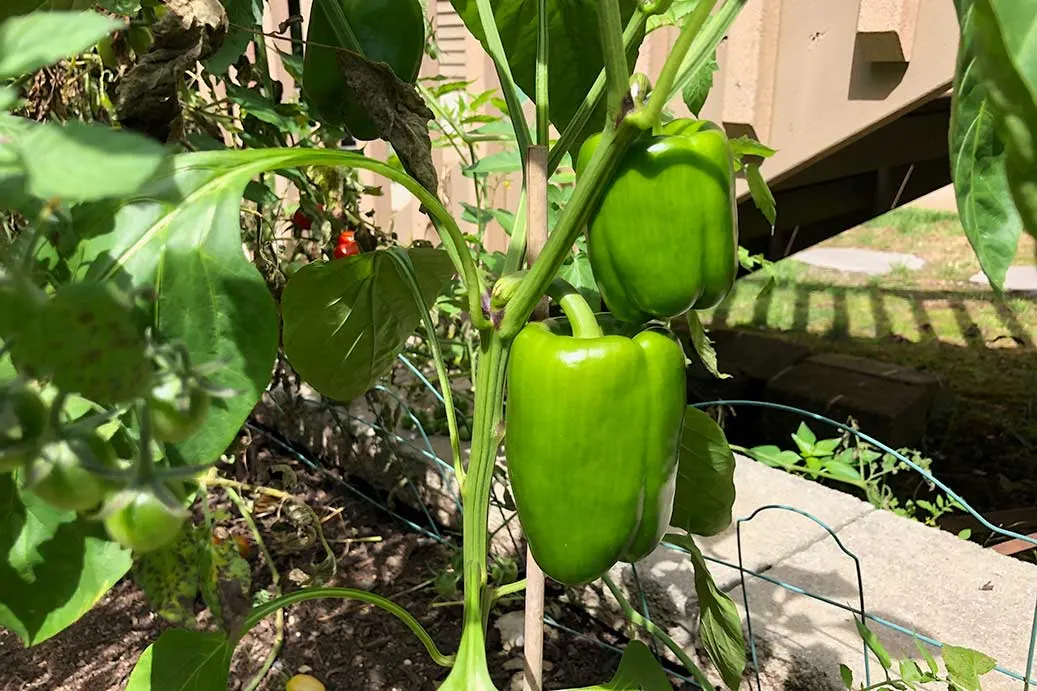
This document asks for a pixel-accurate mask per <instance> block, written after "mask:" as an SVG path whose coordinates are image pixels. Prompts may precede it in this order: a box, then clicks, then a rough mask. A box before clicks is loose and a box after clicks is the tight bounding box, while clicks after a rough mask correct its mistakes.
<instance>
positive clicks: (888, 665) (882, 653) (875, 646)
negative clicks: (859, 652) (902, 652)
mask: <svg viewBox="0 0 1037 691" xmlns="http://www.w3.org/2000/svg"><path fill="white" fill-rule="evenodd" d="M853 623H854V624H855V625H856V626H857V633H858V634H859V635H860V637H861V640H862V641H864V645H866V646H868V650H870V651H871V652H873V653H875V657H877V658H878V659H879V664H880V665H882V669H884V670H887V671H889V670H890V669H892V667H893V659H892V658H891V657H890V656H889V652H888V651H887V650H886V646H884V645H882V641H880V640H879V637H878V636H876V635H875V633H874V632H873V631H872V630H871V629H869V628H868V626H867V625H866V624H865V623H864V622H863V621H861V620H860V619H858V618H857V617H854V618H853Z"/></svg>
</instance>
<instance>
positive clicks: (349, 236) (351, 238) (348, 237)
mask: <svg viewBox="0 0 1037 691" xmlns="http://www.w3.org/2000/svg"><path fill="white" fill-rule="evenodd" d="M355 241H356V231H354V230H343V231H342V232H341V233H339V234H338V244H340V245H341V244H344V243H349V242H355Z"/></svg>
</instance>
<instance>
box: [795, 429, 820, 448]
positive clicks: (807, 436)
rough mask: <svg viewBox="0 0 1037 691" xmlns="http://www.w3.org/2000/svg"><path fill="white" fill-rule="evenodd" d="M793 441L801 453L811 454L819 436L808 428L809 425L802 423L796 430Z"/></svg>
mask: <svg viewBox="0 0 1037 691" xmlns="http://www.w3.org/2000/svg"><path fill="white" fill-rule="evenodd" d="M792 441H794V442H796V446H798V447H799V450H800V451H802V452H803V453H810V452H811V451H813V449H814V444H815V443H817V435H815V434H814V431H813V430H811V429H810V428H809V427H807V423H805V422H801V423H799V427H797V428H796V433H795V434H793V435H792Z"/></svg>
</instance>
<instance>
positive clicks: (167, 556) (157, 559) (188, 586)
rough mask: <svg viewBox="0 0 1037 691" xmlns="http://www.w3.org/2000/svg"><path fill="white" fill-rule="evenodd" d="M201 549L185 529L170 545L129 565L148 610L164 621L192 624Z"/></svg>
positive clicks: (193, 535)
mask: <svg viewBox="0 0 1037 691" xmlns="http://www.w3.org/2000/svg"><path fill="white" fill-rule="evenodd" d="M201 550H202V546H201V545H199V544H198V541H197V540H196V539H195V533H194V531H193V530H191V529H186V530H184V531H182V532H181V533H180V535H179V536H178V537H177V539H176V540H175V541H173V543H172V544H170V545H167V546H166V547H163V548H161V549H158V550H155V551H151V552H145V553H144V554H141V555H140V556H139V557H138V559H137V562H136V563H135V564H134V566H133V580H134V582H136V584H137V585H138V586H139V587H140V589H141V590H142V591H144V594H145V596H147V598H148V602H149V604H150V605H151V608H152V609H153V610H155V613H156V614H158V615H159V616H160V617H162V618H163V619H165V620H166V621H170V622H173V623H174V624H179V625H180V626H189V625H192V624H194V621H195V612H194V603H195V599H196V598H197V597H198V581H199V574H200V572H201V565H200V561H201V556H202V552H201Z"/></svg>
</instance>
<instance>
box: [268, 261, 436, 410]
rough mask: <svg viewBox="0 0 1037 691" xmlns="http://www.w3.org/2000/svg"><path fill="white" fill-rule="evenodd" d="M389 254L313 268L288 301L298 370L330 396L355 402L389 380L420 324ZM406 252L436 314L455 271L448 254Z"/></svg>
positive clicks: (288, 292)
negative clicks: (380, 380) (387, 375)
mask: <svg viewBox="0 0 1037 691" xmlns="http://www.w3.org/2000/svg"><path fill="white" fill-rule="evenodd" d="M389 251H390V250H378V251H375V252H367V253H363V254H359V255H357V256H355V257H350V258H348V259H341V260H337V261H332V262H323V263H314V264H308V265H307V266H304V267H303V268H302V269H300V270H299V271H298V272H297V273H295V274H294V275H293V276H292V278H291V279H290V280H289V281H288V285H286V286H285V289H284V293H283V294H282V297H281V311H282V318H283V320H284V348H285V353H286V355H287V356H288V359H289V361H290V362H291V363H292V366H293V367H294V368H295V369H296V370H297V371H298V372H299V374H300V375H301V376H302V377H303V378H304V379H305V380H306V381H307V382H308V383H309V384H311V385H312V386H313V387H314V388H316V389H317V390H318V391H320V392H321V393H322V394H324V395H325V396H328V397H330V398H335V399H338V400H341V401H349V400H352V399H353V398H355V397H356V396H359V395H360V394H362V393H364V392H365V391H367V389H369V388H370V387H371V386H372V385H374V383H375V381H376V380H377V379H378V378H379V377H380V376H382V375H383V374H385V373H386V372H387V371H388V370H389V368H390V367H391V365H392V362H393V360H394V359H395V358H396V356H397V354H399V352H400V351H401V350H402V349H403V346H404V343H405V341H406V339H407V338H408V337H409V336H410V335H411V333H412V332H413V331H414V329H415V328H417V326H418V323H419V322H420V320H421V312H420V311H419V310H418V307H417V306H416V305H415V304H414V300H413V299H412V296H411V292H410V290H409V289H408V288H407V285H406V284H405V283H404V279H403V276H402V275H401V273H400V268H399V267H398V266H397V265H396V263H395V262H394V261H393V259H392V258H391V257H390V256H389V255H388V253H389ZM391 251H398V252H407V253H408V254H409V256H410V259H411V261H412V263H413V266H414V272H415V274H416V275H417V277H418V283H419V286H420V288H421V294H422V296H424V298H425V300H426V301H427V304H426V305H425V307H426V309H427V308H429V307H431V305H432V303H433V302H434V301H435V299H436V297H437V296H438V295H439V294H440V293H441V292H442V291H443V289H444V288H446V285H447V283H448V281H449V280H450V277H451V275H452V274H453V265H452V264H451V263H450V259H449V257H448V256H447V254H446V253H445V252H443V251H442V250H435V249H429V248H414V249H411V250H403V249H396V250H391Z"/></svg>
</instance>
